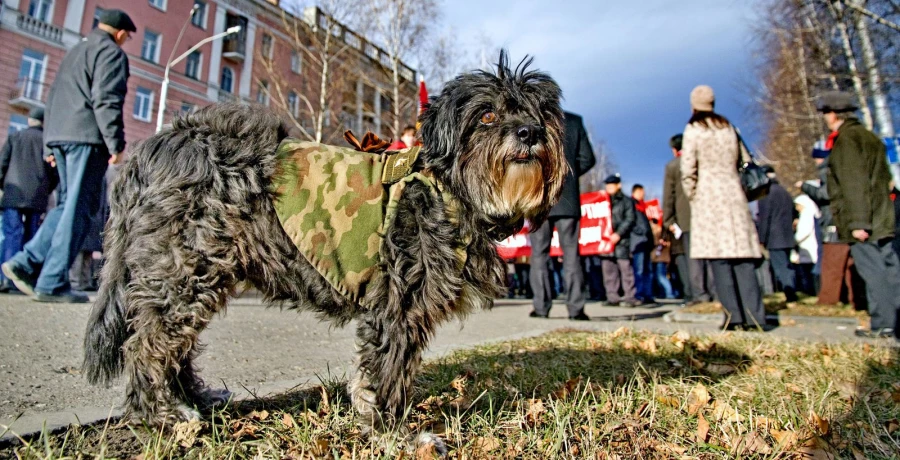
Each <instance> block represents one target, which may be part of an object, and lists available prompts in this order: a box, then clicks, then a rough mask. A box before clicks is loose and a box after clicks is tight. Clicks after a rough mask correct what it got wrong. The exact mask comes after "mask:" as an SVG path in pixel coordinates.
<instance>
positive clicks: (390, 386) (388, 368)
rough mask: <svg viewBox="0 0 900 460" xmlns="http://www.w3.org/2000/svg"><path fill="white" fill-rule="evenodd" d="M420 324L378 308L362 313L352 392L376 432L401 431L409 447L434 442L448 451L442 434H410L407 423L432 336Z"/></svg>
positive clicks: (438, 449) (355, 404)
mask: <svg viewBox="0 0 900 460" xmlns="http://www.w3.org/2000/svg"><path fill="white" fill-rule="evenodd" d="M381 313H382V314H383V312H381ZM421 326H422V325H421V324H420V325H416V324H411V323H410V322H409V321H408V320H407V319H406V318H400V319H398V318H384V317H381V316H379V312H377V311H373V312H369V313H367V314H366V315H365V316H364V317H363V318H360V321H359V326H358V327H357V340H358V343H357V346H358V348H359V350H358V353H359V356H358V368H357V370H356V374H355V375H354V376H353V379H352V380H351V382H350V398H351V401H352V403H353V407H354V409H356V411H357V412H358V413H359V415H360V417H361V418H362V419H363V422H364V423H365V424H366V425H367V427H369V428H371V429H372V430H373V434H374V435H399V436H400V438H401V439H403V440H404V442H405V443H406V444H407V446H408V447H414V446H421V445H422V444H430V445H432V446H433V447H434V451H435V452H436V453H438V454H440V455H442V456H443V455H446V453H447V448H446V447H445V446H444V443H443V441H441V439H440V438H438V437H437V436H434V435H432V434H430V433H420V434H419V435H418V436H415V435H411V434H410V433H409V432H408V430H407V429H406V427H405V426H404V425H403V424H402V422H403V419H404V416H405V415H406V412H407V410H408V408H409V397H410V396H411V394H412V387H413V381H414V380H415V377H416V374H417V373H418V370H419V366H420V364H421V361H422V351H423V350H424V349H425V347H426V346H427V340H428V337H429V336H430V331H426V330H424V329H422V327H421Z"/></svg>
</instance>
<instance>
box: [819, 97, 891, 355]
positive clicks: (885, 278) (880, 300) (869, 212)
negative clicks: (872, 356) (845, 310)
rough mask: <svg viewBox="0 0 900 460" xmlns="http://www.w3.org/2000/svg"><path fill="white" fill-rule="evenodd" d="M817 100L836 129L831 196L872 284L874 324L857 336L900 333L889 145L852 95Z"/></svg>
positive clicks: (842, 231) (842, 234)
mask: <svg viewBox="0 0 900 460" xmlns="http://www.w3.org/2000/svg"><path fill="white" fill-rule="evenodd" d="M817 102H818V109H819V111H820V112H821V113H822V114H823V118H824V119H825V124H826V125H828V129H830V130H831V131H832V133H831V135H830V136H829V140H830V141H831V142H832V147H831V156H830V159H829V163H830V167H829V174H828V194H829V196H830V197H831V213H832V215H833V217H834V222H835V224H836V226H837V232H838V239H840V241H842V242H846V243H848V244H850V254H851V255H852V256H853V261H854V263H855V265H856V269H857V270H858V271H859V274H860V276H861V277H862V278H863V280H865V282H866V297H867V298H868V301H869V316H870V317H871V327H870V328H869V329H868V330H863V329H860V330H857V331H856V335H857V336H860V337H870V338H879V337H892V336H894V337H897V336H896V333H897V330H898V327H897V310H898V308H900V259H898V257H897V253H895V252H894V249H893V246H892V244H891V241H892V239H893V237H894V205H893V203H891V199H890V192H891V173H890V171H889V170H888V165H887V154H886V152H885V147H884V143H882V142H881V139H879V138H878V137H877V136H876V135H875V134H873V133H871V132H870V131H869V130H867V129H866V128H865V127H864V126H863V125H862V124H861V123H860V122H859V120H857V119H856V117H855V115H854V112H856V110H857V109H858V107H857V106H856V104H855V102H854V100H853V97H852V96H851V95H850V94H848V93H843V92H836V91H832V92H827V93H824V94H823V95H822V96H821V97H820V98H819V100H818V101H817ZM898 338H900V337H898Z"/></svg>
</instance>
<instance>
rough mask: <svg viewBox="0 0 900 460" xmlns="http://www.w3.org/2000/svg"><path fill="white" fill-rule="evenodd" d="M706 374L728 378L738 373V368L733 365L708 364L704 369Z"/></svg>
mask: <svg viewBox="0 0 900 460" xmlns="http://www.w3.org/2000/svg"><path fill="white" fill-rule="evenodd" d="M704 370H705V371H706V372H709V373H710V374H713V375H719V376H726V375H731V374H734V373H735V372H737V367H736V366H732V365H731V364H712V363H710V364H707V365H706V367H705V368H704Z"/></svg>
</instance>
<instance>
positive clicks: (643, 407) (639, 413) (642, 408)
mask: <svg viewBox="0 0 900 460" xmlns="http://www.w3.org/2000/svg"><path fill="white" fill-rule="evenodd" d="M649 405H650V403H648V402H647V401H644V403H643V404H641V405H640V406H639V407H638V408H637V410H635V411H634V416H635V417H643V416H644V411H646V410H647V406H649Z"/></svg>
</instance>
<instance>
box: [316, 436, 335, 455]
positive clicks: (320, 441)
mask: <svg viewBox="0 0 900 460" xmlns="http://www.w3.org/2000/svg"><path fill="white" fill-rule="evenodd" d="M313 445H314V446H315V447H314V448H313V452H314V453H315V454H316V455H318V456H324V455H327V454H328V451H329V450H330V449H331V442H329V441H328V440H327V439H324V438H317V439H316V440H315V441H313Z"/></svg>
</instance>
